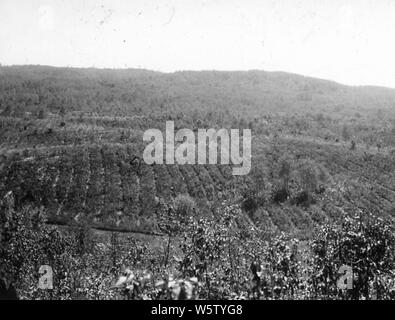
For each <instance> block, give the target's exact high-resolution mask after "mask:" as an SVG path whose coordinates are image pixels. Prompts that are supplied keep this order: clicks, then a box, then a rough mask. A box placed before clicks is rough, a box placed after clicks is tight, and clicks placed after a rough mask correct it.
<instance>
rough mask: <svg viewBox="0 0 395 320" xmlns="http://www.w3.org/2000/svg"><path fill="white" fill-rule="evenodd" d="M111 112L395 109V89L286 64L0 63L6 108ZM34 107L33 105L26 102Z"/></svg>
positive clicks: (1, 106) (0, 94) (1, 104)
mask: <svg viewBox="0 0 395 320" xmlns="http://www.w3.org/2000/svg"><path fill="white" fill-rule="evenodd" d="M37 107H42V108H45V109H48V110H49V111H51V112H55V113H56V112H58V111H60V110H63V108H65V109H67V110H69V111H70V110H74V111H89V112H97V113H100V114H103V113H109V114H111V115H113V116H114V115H117V114H118V115H125V113H126V114H134V113H135V112H136V111H139V112H141V111H145V112H147V113H149V112H151V111H152V110H153V109H154V110H167V111H185V112H188V111H191V110H209V111H212V110H221V111H223V112H231V113H232V114H234V113H236V114H239V115H244V116H257V115H260V114H262V113H266V112H290V111H291V112H311V111H313V112H319V111H324V112H328V113H334V112H335V113H337V114H339V113H342V112H359V113H361V112H364V111H368V110H376V111H377V109H384V110H385V109H395V89H387V88H380V87H350V86H345V85H341V84H338V83H335V82H331V81H327V80H320V79H314V78H309V77H304V76H300V75H295V74H289V73H284V72H265V71H246V72H244V71H232V72H220V71H201V72H194V71H183V72H175V73H160V72H153V71H147V70H139V69H120V70H116V69H93V68H92V69H77V68H55V67H46V66H12V67H0V110H1V112H2V114H3V115H18V114H20V113H23V112H25V111H27V110H26V108H27V109H30V111H33V112H34V111H35V110H36V109H37ZM28 111H29V110H28Z"/></svg>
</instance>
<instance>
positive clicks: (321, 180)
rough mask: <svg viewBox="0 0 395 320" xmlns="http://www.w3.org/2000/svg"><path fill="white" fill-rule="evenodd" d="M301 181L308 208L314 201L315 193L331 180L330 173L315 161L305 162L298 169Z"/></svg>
mask: <svg viewBox="0 0 395 320" xmlns="http://www.w3.org/2000/svg"><path fill="white" fill-rule="evenodd" d="M297 171H298V173H299V180H300V184H301V187H302V190H303V196H304V197H305V198H306V199H305V200H306V201H305V204H306V206H310V205H311V203H312V200H313V193H314V192H315V191H317V190H318V188H319V187H320V186H322V185H325V184H326V183H327V182H329V180H330V175H329V173H328V171H327V170H326V169H325V168H324V167H323V166H322V165H319V164H317V163H316V162H315V161H313V160H304V161H302V162H301V163H300V164H299V167H298V169H297Z"/></svg>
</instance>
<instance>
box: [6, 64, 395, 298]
mask: <svg viewBox="0 0 395 320" xmlns="http://www.w3.org/2000/svg"><path fill="white" fill-rule="evenodd" d="M167 120H173V121H174V122H175V125H176V129H177V128H190V129H193V130H196V129H198V128H216V129H218V128H240V129H243V128H244V129H245V128H249V129H251V130H252V134H253V140H252V170H251V172H250V173H249V174H248V175H246V176H232V174H231V168H232V167H231V165H177V164H175V165H165V164H163V165H158V164H153V165H147V164H146V163H144V161H143V159H142V152H143V149H144V147H145V144H144V143H143V140H142V134H143V132H144V131H145V130H147V129H150V128H159V129H164V126H165V122H166V121H167ZM0 158H1V161H0V199H6V198H7V196H9V195H10V194H12V198H13V204H12V210H15V211H23V210H24V209H25V208H26V207H29V208H35V209H34V210H43V211H45V215H46V224H47V225H49V226H51V228H52V227H54V226H55V228H56V230H63V229H64V228H74V227H75V225H84V228H87V229H89V232H92V231H93V232H94V234H96V238H97V237H98V238H100V237H99V236H98V235H101V234H102V233H104V234H107V235H111V236H107V237H102V239H107V240H100V241H99V242H103V243H104V244H105V245H109V243H111V241H110V240H109V237H110V238H111V237H112V236H114V237H118V236H122V237H126V238H127V237H132V238H133V239H138V242H139V243H140V242H141V243H142V246H147V248H149V249H150V250H151V249H152V250H153V251H152V252H151V255H152V256H155V255H158V252H162V253H163V252H167V253H166V254H165V256H166V259H165V261H166V262H165V264H163V263H164V262H163V261H162V262H160V265H161V267H162V268H163V270H162V271H161V272H164V270H167V269H166V268H167V267H168V265H169V266H170V265H172V263H173V264H174V263H175V262H174V261H173V262H171V261H170V260H172V259H173V257H172V256H170V257H169V247H171V250H173V251H174V252H175V253H176V255H177V254H178V253H179V252H184V255H185V256H184V258H185V257H186V256H187V254H186V253H185V252H186V251H182V249H179V248H178V246H179V244H180V242H182V241H181V240H180V239H181V238H182V236H181V233H176V232H174V239H173V243H172V245H170V240H171V238H172V237H173V235H172V234H171V233H169V231H168V230H169V228H170V229H172V228H175V225H177V224H178V223H182V221H183V219H184V218H185V217H184V216H182V217H178V218H176V220H178V222H176V223H172V221H173V220H171V217H170V216H169V218H166V216H164V212H170V211H172V210H173V209H174V211H175V212H177V210H178V206H177V203H179V199H180V197H185V198H186V199H188V200H187V202H188V201H190V202H191V203H193V206H194V210H193V212H189V211H188V210H186V211H188V212H186V215H187V216H192V217H193V218H194V219H197V221H199V219H203V220H204V221H206V223H213V222H214V221H221V219H223V215H225V213H224V212H226V210H230V209H229V208H233V209H232V210H231V211H232V212H233V213H234V212H237V217H236V218H235V219H236V220H237V219H241V221H242V222H241V225H243V224H244V227H246V228H247V229H248V230H250V229H251V228H252V230H254V231H253V232H254V234H255V233H257V234H258V235H259V236H258V238H259V239H261V240H259V241H264V243H267V241H269V242H270V241H277V240H273V239H278V237H284V235H286V237H287V239H288V240H284V241H285V242H284V243H286V244H287V245H290V241H291V240H290V239H296V240H299V241H300V240H301V241H302V242H301V244H300V245H299V248H300V249H301V250H302V249H303V248H304V247H305V246H306V245H307V243H308V242H309V241H313V242H314V241H315V240H316V239H317V238H316V236H317V233H318V234H319V233H320V232H322V228H323V226H326V225H332V226H334V225H337V224H338V223H340V222H341V221H343V220H344V219H345V218H353V219H354V218H355V217H357V218H358V219H359V220H358V221H359V222H360V223H367V224H368V225H369V221H373V220H374V219H377V218H378V219H381V220H383V221H386V223H387V224H388V225H389V226H390V228H393V223H394V218H395V90H393V89H386V88H378V87H347V86H343V85H340V84H337V83H333V82H329V81H325V80H319V79H312V78H306V77H302V76H298V75H292V74H285V73H269V72H260V71H251V72H178V73H173V74H162V73H156V72H151V71H146V70H96V69H67V68H64V69H61V68H51V67H38V66H24V67H0ZM4 201H5V200H4ZM229 201H230V202H231V204H229ZM165 208H171V209H168V211H166V210H167V209H166V210H165ZM235 208H238V209H235ZM233 213H232V214H233ZM169 215H170V214H169ZM166 219H167V220H166ZM185 219H186V218H185ZM225 225H226V223H225V222H224V226H225ZM183 228H184V227H183ZM224 228H225V227H224ZM187 229H188V228H187ZM225 229H226V228H225ZM239 229H240V230H242V229H243V228H242V227H241V226H240V225H239ZM240 230H239V231H240ZM390 230H393V229H390ZM183 232H188V230H184V229H183ZM190 232H191V231H190ZM227 232H228V231H227ZM391 234H393V231H391ZM115 235H116V236H115ZM136 237H137V238H136ZM229 237H230V239H233V238H232V237H233V236H232V237H231V236H229ZM236 238H237V237H236ZM141 239H142V240H141ZM158 239H163V240H158ZM167 239H168V240H167ZM254 239H255V238H254ZM125 241H126V242H127V241H129V240H124V241H121V242H123V243H125ZM133 241H137V240H133ZM229 241H231V240H229ZM232 241H233V240H232ZM235 241H240V238H237V239H236V240H235ZM254 241H255V240H254ZM281 241H283V240H281ZM292 241H293V240H292ZM237 243H239V242H237ZM265 245H266V244H265ZM265 245H263V244H262V246H263V247H264V246H265ZM173 246H174V247H173ZM238 246H240V248H242V245H241V244H240V245H238ZM265 248H266V247H265ZM147 250H148V249H147ZM166 250H167V251H166ZM213 250H214V249H213ZM240 250H241V249H240ZM265 250H266V249H265ZM153 252H154V253H155V252H156V253H155V254H154V253H153ZM195 254H196V252H195ZM234 254H236V253H234ZM243 254H244V253H243ZM240 255H241V253H240ZM174 259H175V261H177V259H178V258H174ZM391 259H392V258H391ZM143 260H144V259H143ZM145 260H146V259H145ZM246 263H247V264H248V265H249V264H250V263H251V261H250V262H246ZM392 263H393V261H392ZM117 268H118V269H116V271H117V272H119V270H120V268H121V265H117ZM171 268H173V269H174V268H176V267H175V266H174V265H173V266H172V267H171ZM390 269H391V268H390ZM183 270H184V269H183ZM184 271H185V270H184ZM205 271H207V269H205ZM392 271H393V270H392ZM392 271H391V272H392ZM196 272H197V271H196ZM114 273H115V271H114ZM253 273H254V272H253ZM185 274H188V272H187V273H183V275H184V276H185ZM191 276H192V274H191ZM233 276H234V275H233ZM392 276H393V274H392ZM199 281H200V279H199ZM203 291H204V290H203ZM209 291H210V290H209ZM230 291H231V290H230ZM204 292H205V294H207V296H208V297H219V296H221V295H220V294H219V293H218V296H215V295H214V296H210V295H209V293H207V292H206V291H204ZM210 294H213V293H212V292H211V293H210ZM287 294H289V292H288V293H287ZM272 295H273V293H272ZM226 297H227V298H229V296H226Z"/></svg>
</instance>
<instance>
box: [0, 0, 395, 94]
mask: <svg viewBox="0 0 395 320" xmlns="http://www.w3.org/2000/svg"><path fill="white" fill-rule="evenodd" d="M394 35H395V0H373V1H371V0H282V1H281V0H280V1H269V0H243V1H233V0H221V1H220V0H211V1H209V0H180V1H179V0H166V1H162V0H142V1H140V0H122V1H121V0H110V1H107V0H105V1H100V0H96V1H94V0H0V63H1V64H2V65H13V64H18V65H20V64H41V65H53V66H71V67H98V68H144V69H150V70H157V71H163V72H173V71H178V70H251V69H254V70H267V71H286V72H292V73H298V74H302V75H306V76H312V77H318V78H324V79H330V80H334V81H337V82H340V83H344V84H350V85H366V84H369V85H380V86H388V87H394V88H395V36H394Z"/></svg>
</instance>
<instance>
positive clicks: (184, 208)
mask: <svg viewBox="0 0 395 320" xmlns="http://www.w3.org/2000/svg"><path fill="white" fill-rule="evenodd" d="M174 209H175V212H176V213H177V214H179V215H180V216H182V217H188V216H191V215H193V214H194V212H195V210H196V202H195V200H194V199H193V198H191V197H190V196H189V195H187V194H180V195H178V196H177V197H176V198H175V199H174Z"/></svg>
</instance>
